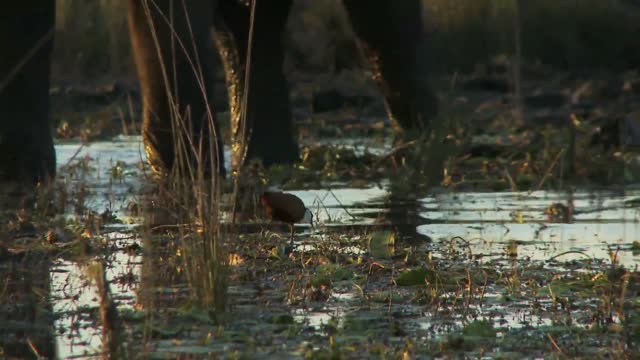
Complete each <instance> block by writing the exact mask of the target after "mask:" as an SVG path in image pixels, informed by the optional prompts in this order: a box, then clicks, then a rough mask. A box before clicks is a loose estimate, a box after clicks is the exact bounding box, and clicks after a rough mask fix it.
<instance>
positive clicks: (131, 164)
mask: <svg viewBox="0 0 640 360" xmlns="http://www.w3.org/2000/svg"><path fill="white" fill-rule="evenodd" d="M56 149H57V153H58V165H59V166H61V167H62V166H68V165H71V164H74V163H76V162H78V161H80V160H82V161H86V163H87V164H88V165H89V167H90V168H91V171H87V172H84V173H83V174H82V175H81V176H80V175H78V176H75V177H74V176H67V181H69V182H70V184H80V183H83V184H87V185H88V197H87V199H86V204H87V206H88V207H89V208H91V209H93V210H95V211H97V212H99V213H101V212H104V211H105V210H107V209H108V210H111V211H112V212H113V213H114V215H115V216H116V217H117V218H118V219H120V220H122V221H123V222H124V224H117V225H110V226H107V227H105V228H104V230H103V232H104V233H103V234H96V237H97V238H98V239H99V240H100V241H102V242H103V243H108V244H109V246H112V249H113V251H112V254H111V256H109V257H108V259H107V263H108V270H107V272H106V275H107V280H108V281H109V282H110V288H111V291H112V293H113V296H114V300H115V301H116V302H117V304H118V305H119V307H120V309H135V308H136V304H137V298H136V296H137V293H136V290H137V289H138V286H139V281H140V268H141V264H142V262H143V261H145V260H144V258H143V257H142V255H141V253H140V252H131V251H127V250H126V249H127V248H128V247H129V246H131V245H132V244H136V245H141V242H142V241H141V239H140V238H139V237H138V235H137V233H136V231H134V229H135V227H136V226H137V225H139V222H140V221H141V220H140V219H139V218H135V217H128V214H127V212H126V211H125V209H126V207H127V204H128V203H129V201H131V200H135V199H136V197H137V196H138V194H139V191H140V189H141V187H142V186H143V185H144V184H143V182H142V180H141V178H142V174H143V168H142V167H140V166H139V164H140V162H141V161H143V158H144V155H143V151H142V147H141V144H140V139H139V138H137V137H133V138H120V139H119V140H117V141H114V142H102V143H100V142H99V143H94V144H91V145H87V146H81V145H79V144H59V145H57V146H56ZM83 159H84V160H83ZM61 173H64V172H62V171H61ZM291 192H292V193H294V194H296V195H298V196H299V197H301V198H302V199H303V201H304V202H305V204H306V205H307V206H308V207H309V208H310V209H311V210H312V211H313V212H314V214H315V220H316V221H317V224H318V226H317V227H316V228H313V229H311V228H308V227H306V226H301V227H300V228H299V229H298V230H299V231H298V235H297V237H296V244H298V245H299V250H300V249H302V247H308V248H307V251H312V250H313V249H314V248H316V247H320V246H319V245H318V244H319V242H322V241H325V240H326V239H327V238H328V237H330V236H331V234H333V235H336V234H338V237H340V236H342V237H347V238H349V240H352V241H353V244H351V245H349V246H347V247H346V250H345V251H346V252H351V253H353V254H356V255H357V254H360V255H358V256H361V254H367V251H368V249H367V248H366V246H362V245H361V244H362V241H360V240H359V239H360V238H365V237H366V236H367V233H372V232H375V231H379V229H380V228H379V227H375V226H376V225H384V227H383V228H384V229H386V230H388V229H391V231H394V230H393V229H395V227H394V224H393V223H389V219H392V221H397V222H398V226H402V227H403V229H404V230H403V231H402V232H403V234H401V235H399V238H398V240H397V241H398V243H397V244H396V247H397V248H399V247H403V246H409V245H405V244H407V243H410V244H411V245H410V247H411V249H412V250H411V251H412V252H413V253H417V252H419V253H424V254H428V255H429V256H430V257H431V258H432V259H435V260H438V259H444V258H445V252H447V251H450V250H451V249H452V248H454V249H455V251H456V252H459V253H460V254H463V255H461V257H460V262H461V263H463V264H472V263H473V264H478V263H480V264H489V265H492V266H495V267H496V268H501V267H504V268H508V267H513V266H516V265H514V264H518V263H519V262H520V263H521V264H524V263H526V264H527V265H526V266H533V265H535V266H539V267H549V268H557V269H558V271H561V269H565V267H564V265H565V264H567V263H570V261H577V262H578V264H590V263H591V262H593V263H606V262H609V263H610V262H616V263H618V264H620V265H623V266H625V267H627V268H631V269H633V268H636V267H637V265H638V264H640V256H639V255H638V253H637V252H634V251H633V249H632V243H633V242H634V241H637V240H640V227H639V225H638V219H639V218H640V212H639V208H638V207H636V206H638V204H640V201H637V200H638V199H640V191H636V190H628V191H610V190H601V191H587V192H582V191H576V192H574V193H571V194H569V193H553V192H543V191H538V192H532V193H528V192H522V193H455V194H449V193H443V192H439V193H438V194H435V195H427V196H424V197H422V198H418V199H408V200H410V201H405V200H407V199H402V197H398V196H394V197H392V198H393V199H395V200H393V201H391V200H389V198H391V197H390V194H389V193H388V191H387V190H386V188H385V186H384V184H383V185H382V186H378V185H372V186H370V187H367V188H359V189H356V188H341V187H338V186H333V187H332V188H330V189H329V188H326V189H316V190H299V191H295V190H293V191H291ZM553 204H561V205H557V208H558V209H563V206H564V207H566V208H571V209H572V210H571V211H572V213H571V216H570V217H569V218H563V217H562V216H560V217H557V216H556V217H555V218H554V217H553V216H550V215H549V214H547V212H548V209H549V207H550V206H552V205H553ZM407 207H409V208H407ZM398 211H399V213H400V218H399V217H398V214H397V213H398ZM392 212H393V213H395V214H394V216H393V217H391V216H388V215H389V214H391V213H392ZM405 212H406V214H407V215H406V217H405V218H402V216H403V215H402V214H403V213H405ZM415 215H417V216H415ZM355 225H358V226H360V229H364V230H362V231H361V232H360V233H355V234H354V233H353V231H352V229H353V228H354V226H355ZM368 226H371V227H370V228H368ZM407 227H408V228H409V230H410V231H409V232H407V231H406V228H407ZM411 230H412V231H414V233H415V234H412V231H411ZM341 231H342V232H343V233H344V234H340V232H341ZM414 235H415V239H409V238H408V237H413V236H414ZM301 245H302V246H301ZM447 254H448V255H446V256H450V255H451V254H449V253H447ZM447 259H449V260H450V258H447ZM379 263H381V264H383V265H385V264H386V263H384V260H380V261H379ZM531 264H533V265H531ZM86 266H87V264H78V263H74V262H73V261H69V260H64V259H58V260H56V261H55V262H54V265H53V267H52V268H51V275H50V280H51V302H52V307H53V311H54V312H55V313H56V315H57V320H56V323H55V326H56V330H57V331H56V348H57V352H58V356H59V357H61V358H65V357H69V356H86V355H88V356H92V355H96V354H99V353H100V352H101V351H102V350H101V331H100V328H99V326H98V324H97V322H96V316H95V314H96V308H97V306H98V300H97V295H96V288H95V286H94V285H93V284H92V282H91V281H89V280H88V279H87V277H86V276H85V273H86V271H85V268H86ZM381 266H382V265H381ZM451 266H454V265H451ZM523 266H524V265H523ZM574 266H575V263H574ZM391 275H393V276H396V275H397V272H395V271H394V272H393V273H392V274H391ZM343 280H345V279H343ZM343 280H338V281H334V289H333V291H331V293H330V296H329V298H328V299H325V300H323V301H319V302H315V303H306V304H304V306H297V305H295V304H292V305H291V307H290V309H289V312H290V313H291V315H292V316H293V319H294V321H295V323H297V324H299V325H300V326H302V327H303V328H305V329H307V330H308V331H310V332H311V333H317V334H325V335H326V334H327V331H328V330H327V326H328V325H330V326H329V328H331V327H334V326H335V327H336V328H342V329H347V328H348V329H358V331H360V330H362V331H364V330H366V329H371V328H376V327H377V326H383V327H386V326H388V324H387V322H384V321H381V320H380V319H381V317H383V318H384V316H383V315H381V314H384V313H385V312H384V309H386V310H387V311H388V312H387V313H394V314H400V315H398V319H401V320H400V321H401V322H403V323H404V326H403V328H404V330H403V332H405V333H408V334H409V335H410V336H413V337H414V338H415V339H433V338H438V337H440V336H442V335H444V334H446V333H448V332H449V331H453V330H454V329H456V328H457V327H458V326H460V324H462V323H463V321H462V320H463V319H462V318H461V317H455V316H454V317H447V318H441V317H438V316H436V315H435V313H433V312H427V311H425V308H424V306H423V305H420V302H418V303H415V302H412V301H407V302H402V301H398V302H396V301H391V300H389V301H387V303H385V301H382V303H381V304H378V305H371V304H368V305H367V306H363V304H364V303H363V300H362V294H363V292H364V293H366V292H367V291H370V292H369V298H373V297H374V296H377V295H380V294H384V293H385V291H386V292H387V294H388V298H389V299H393V298H394V296H398V298H401V299H402V298H404V297H406V296H409V295H407V294H408V290H405V289H404V288H395V287H393V288H392V287H390V285H383V286H380V287H378V288H375V289H374V286H373V285H372V287H371V288H370V289H368V288H366V287H365V286H363V285H358V286H354V285H353V283H351V282H349V281H343ZM247 291H248V292H247ZM230 293H231V301H234V300H233V299H234V297H233V296H234V294H244V295H242V296H249V297H250V296H251V294H254V293H253V292H252V291H249V290H247V289H244V288H243V287H242V285H238V284H233V283H232V284H231V288H230ZM247 294H249V295H247ZM503 295H504V294H503V292H502V291H498V290H495V292H493V289H492V287H491V286H487V288H486V292H485V293H484V294H483V299H484V300H483V301H484V302H483V303H482V304H481V305H478V304H475V303H474V304H469V305H468V307H467V310H468V311H469V312H471V313H473V314H474V315H473V316H474V317H477V318H488V319H494V322H495V324H494V325H495V326H496V327H497V328H499V329H501V330H500V331H499V333H498V334H501V333H504V332H506V331H508V330H509V329H513V328H520V327H523V326H527V327H536V326H542V325H549V324H552V323H553V322H554V318H553V316H550V315H548V314H546V315H545V314H541V313H536V312H535V311H532V310H531V309H532V307H531V306H530V305H531V304H528V303H527V302H526V301H525V300H523V299H516V300H514V301H513V302H511V303H510V304H508V306H505V305H504V304H503V303H500V302H499V301H498V300H497V299H499V298H501V297H502V296H503ZM256 296H257V295H256ZM412 296H413V295H412ZM442 296H447V295H442ZM549 301H551V300H549ZM543 305H544V304H543ZM548 305H549V304H546V305H544V306H548ZM236 311H237V310H236ZM443 319H444V320H443ZM381 324H382V325H381ZM307 330H305V331H307ZM345 331H346V330H345ZM184 344H185V343H179V342H175V343H172V342H170V341H161V342H157V343H156V350H157V351H166V352H168V353H170V354H176V353H183V352H190V351H189V349H191V350H192V352H200V351H201V350H202V348H198V349H200V350H198V351H196V347H195V346H193V347H191V348H189V346H186V347H185V345H184ZM214 345H215V344H213V343H212V344H211V347H210V348H207V347H206V346H204V350H203V352H204V353H209V352H208V351H212V352H215V351H217V350H215V349H218V350H219V349H220V347H216V346H214ZM218 345H219V344H218ZM230 346H231V348H234V346H233V345H230ZM223 348H224V347H223ZM282 348H283V349H285V350H278V351H285V353H287V354H290V352H289V351H293V350H292V349H294V348H295V346H294V345H291V344H289V343H285V344H284V345H282ZM207 349H209V350H207ZM274 351H275V350H274ZM278 351H276V352H275V354H278ZM156 353H157V352H156Z"/></svg>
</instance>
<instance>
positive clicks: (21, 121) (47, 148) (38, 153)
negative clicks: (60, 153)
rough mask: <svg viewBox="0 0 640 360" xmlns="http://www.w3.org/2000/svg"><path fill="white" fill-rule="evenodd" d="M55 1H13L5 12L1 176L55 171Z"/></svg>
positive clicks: (30, 180)
mask: <svg viewBox="0 0 640 360" xmlns="http://www.w3.org/2000/svg"><path fill="white" fill-rule="evenodd" d="M54 19H55V7H54V2H53V1H9V2H6V3H5V5H3V8H2V12H0V49H2V54H0V182H17V183H22V184H35V183H37V182H40V181H46V180H48V179H50V178H51V177H53V176H55V171H56V159H55V150H54V148H53V139H52V134H51V124H50V122H49V75H50V73H51V51H52V47H53V26H54Z"/></svg>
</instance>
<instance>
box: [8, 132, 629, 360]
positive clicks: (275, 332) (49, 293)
mask: <svg viewBox="0 0 640 360" xmlns="http://www.w3.org/2000/svg"><path fill="white" fill-rule="evenodd" d="M383 150H384V149H383ZM57 154H58V164H59V167H60V168H61V171H60V172H61V174H62V175H61V177H62V178H64V179H63V183H64V184H65V187H66V189H67V190H66V192H67V196H68V197H69V198H74V199H76V205H75V213H78V207H80V206H81V207H82V208H83V211H85V212H87V211H89V212H91V211H92V212H93V213H95V214H99V216H100V217H101V218H102V221H101V223H100V226H98V227H95V228H93V229H89V228H88V227H86V226H85V227H84V228H83V227H82V225H81V224H80V223H81V221H79V220H73V219H75V218H78V215H74V210H73V209H69V210H68V213H67V214H65V215H64V218H65V221H64V224H65V225H64V226H61V227H60V228H55V229H54V230H53V235H51V236H54V237H56V238H57V239H62V240H59V241H56V242H59V243H64V242H65V241H68V242H70V241H71V240H65V239H67V238H71V237H72V235H69V233H70V232H72V230H69V229H75V228H74V226H76V228H81V229H80V230H77V231H79V232H80V233H81V236H82V237H83V238H85V239H88V241H89V242H90V243H91V244H94V245H92V246H91V247H92V248H93V250H89V251H81V253H82V256H78V255H77V253H78V250H77V246H73V247H69V248H67V247H65V246H64V244H63V245H58V247H59V249H60V250H59V251H57V252H55V254H56V255H54V256H52V258H51V259H50V261H46V262H45V263H44V264H41V265H39V266H38V267H30V268H27V269H24V268H23V269H20V270H19V271H21V274H23V275H24V274H27V275H24V276H22V277H20V279H23V280H24V279H27V278H28V279H31V280H28V281H27V280H24V281H25V282H28V283H29V284H31V283H37V281H38V280H40V281H41V282H42V284H43V285H41V286H39V287H38V289H40V292H38V294H37V295H38V296H37V299H39V300H37V301H36V304H37V305H33V306H34V307H35V308H33V309H31V310H27V311H26V313H28V314H31V315H32V316H31V317H32V318H31V319H30V321H31V322H33V323H38V324H40V325H38V326H40V327H39V328H38V330H37V331H35V330H29V331H33V334H39V335H38V336H36V335H31V336H29V335H25V328H24V327H22V328H21V326H22V325H21V322H20V321H18V320H17V319H13V320H12V322H11V324H12V325H11V328H10V329H8V330H6V331H3V334H9V335H7V336H9V337H10V338H11V339H13V340H14V341H15V342H16V343H20V342H24V341H23V339H24V337H25V336H26V337H28V338H29V339H30V340H29V341H28V344H29V348H27V349H26V350H25V351H26V352H27V353H29V352H30V353H31V355H33V354H34V353H39V354H55V356H56V357H58V358H94V357H101V356H103V355H104V354H105V353H107V352H108V349H106V348H104V336H103V335H104V334H103V324H102V323H101V321H100V319H101V317H100V301H101V295H100V294H101V291H100V289H99V287H98V286H97V285H96V281H95V271H96V270H95V263H96V262H98V263H101V264H103V265H104V278H105V279H106V282H107V284H108V290H109V292H110V296H111V298H112V300H113V302H114V303H115V304H116V305H117V309H118V314H119V319H120V320H119V322H120V325H119V326H120V330H119V332H120V337H119V339H120V340H119V341H120V342H121V344H122V346H123V347H124V348H125V349H127V350H126V351H127V354H129V355H135V356H136V357H144V358H167V359H170V358H209V357H229V358H256V357H267V358H283V357H298V358H301V357H304V358H368V357H371V356H375V357H381V358H387V357H390V358H398V357H400V358H449V357H479V358H547V357H559V358H565V357H582V358H611V357H614V358H625V357H626V358H633V357H635V356H638V355H639V354H640V353H639V351H638V348H637V346H638V344H639V343H640V318H639V315H638V313H637V310H638V309H639V308H640V284H639V275H638V272H637V269H638V264H640V243H639V241H640V222H639V220H640V189H634V188H633V187H628V188H625V189H620V188H617V189H599V190H593V189H590V190H575V191H572V192H551V191H534V192H451V191H447V190H437V189H436V190H433V191H432V192H428V193H423V194H417V195H416V194H412V195H411V196H406V195H397V194H393V193H392V191H391V190H390V189H391V187H390V186H388V185H389V179H383V180H382V181H379V182H377V183H367V184H364V185H362V184H360V186H358V187H353V186H348V185H341V184H332V185H331V186H330V187H329V186H326V187H322V188H317V189H302V190H301V189H291V190H290V192H292V193H293V194H295V195H298V196H299V197H300V198H302V199H303V201H304V202H305V204H306V205H307V206H308V207H309V208H310V209H311V210H312V212H313V213H314V215H315V218H316V225H315V226H313V227H311V226H309V225H299V226H297V228H296V236H295V249H294V251H293V253H291V254H290V255H288V256H287V255H285V253H284V250H283V246H284V244H286V243H287V241H288V235H287V230H286V226H279V225H277V224H267V222H266V221H258V222H250V223H248V224H247V226H245V227H242V229H243V230H241V231H240V232H239V233H238V234H237V236H234V237H230V238H229V244H228V248H229V252H230V261H229V265H230V270H229V280H228V285H229V287H228V294H227V307H226V309H227V310H226V312H225V314H224V315H223V316H222V317H220V318H216V317H215V316H213V315H211V314H210V313H209V312H207V311H204V310H202V309H198V308H197V307H195V306H193V305H192V304H190V303H189V301H188V300H185V299H186V298H187V296H186V295H185V294H186V290H185V286H186V284H185V283H184V281H183V280H181V279H180V276H179V273H180V267H179V266H175V263H174V262H171V261H170V258H171V257H172V256H175V254H171V253H167V252H163V251H164V250H166V249H164V245H162V244H167V243H171V242H172V241H173V240H172V239H171V236H172V235H171V233H167V232H163V231H162V230H161V228H162V225H157V223H154V222H153V221H152V224H149V223H148V221H149V217H148V216H145V215H142V214H141V211H137V210H132V206H136V205H135V204H140V203H142V199H141V197H142V196H143V195H141V194H142V193H144V192H145V190H144V188H145V186H147V184H146V181H145V180H144V173H145V171H148V170H146V169H145V167H144V166H142V165H141V163H143V161H142V160H143V157H144V155H143V151H142V147H141V143H140V139H139V137H120V138H118V139H117V140H115V141H112V142H95V143H91V144H88V145H80V144H77V143H65V144H58V145H57ZM288 191H289V190H288ZM79 198H81V201H80V200H77V199H79ZM132 204H133V205H132ZM72 208H73V207H72ZM85 220H86V219H85ZM85 222H86V221H85ZM61 223H62V222H61ZM74 224H75V225H74ZM48 236H49V235H48ZM22 238H24V239H25V240H23V241H24V242H28V238H29V235H24V236H22ZM17 243H20V241H18V242H17ZM158 244H160V245H158ZM96 249H98V250H96ZM25 261H26V260H25ZM9 263H11V264H14V262H13V260H11V261H9V260H6V261H5V264H9ZM15 264H18V265H15ZM15 264H14V265H11V266H10V265H7V266H4V267H3V269H2V271H7V272H8V273H9V274H14V275H15V274H16V272H15V271H16V270H15V268H16V266H17V267H19V264H20V262H19V260H18V262H15ZM176 272H177V273H178V275H176ZM17 282H18V283H19V281H17ZM23 286H25V288H28V286H27V285H23ZM5 291H9V292H10V291H15V292H19V291H18V290H16V289H11V288H8V289H7V290H5ZM149 292H150V293H151V294H152V295H151V298H153V300H152V301H149V300H148V299H147V300H143V299H141V298H142V297H144V296H149V295H148V294H149ZM145 294H146V295H145ZM9 295H10V294H9ZM25 301H26V300H25ZM18 303H19V301H17V300H16V301H15V304H18ZM12 304H13V303H12ZM7 306H9V305H7ZM12 306H13V305H12ZM15 306H16V307H19V305H15ZM7 309H8V307H7ZM23 310H24V309H23ZM5 311H8V310H6V309H5ZM21 311H22V310H21ZM33 314H35V315H33ZM3 316H4V315H3ZM23 320H24V319H23ZM7 324H9V322H7ZM23 325H24V324H23ZM24 326H26V328H27V329H29V328H30V327H29V326H33V324H27V325H24ZM46 329H54V330H53V331H52V332H47V331H46ZM29 331H27V333H28V332H29ZM8 339H9V338H8ZM38 339H39V340H38ZM7 344H8V345H7ZM4 346H5V347H6V348H10V347H11V346H12V345H11V341H10V340H6V341H5V343H4ZM48 346H50V347H51V348H50V349H45V348H46V347H48Z"/></svg>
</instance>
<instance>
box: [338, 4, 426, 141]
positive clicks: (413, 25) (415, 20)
mask: <svg viewBox="0 0 640 360" xmlns="http://www.w3.org/2000/svg"><path fill="white" fill-rule="evenodd" d="M343 1H344V5H345V7H346V9H347V13H348V14H349V17H350V19H351V24H352V26H353V30H354V33H355V34H356V36H357V37H358V38H359V41H360V45H361V47H362V50H363V52H364V55H365V57H366V58H367V60H368V61H369V62H370V63H371V66H372V70H373V78H374V80H375V81H376V82H377V83H378V85H379V86H380V89H381V91H382V94H383V95H384V97H385V100H386V105H387V111H388V113H389V117H390V118H391V120H392V122H393V124H394V127H395V128H396V130H399V131H405V130H423V129H425V128H427V127H428V126H429V122H430V120H431V119H432V118H433V117H434V116H435V115H436V113H437V111H438V110H437V108H438V104H437V103H438V102H437V98H436V96H435V94H434V93H433V92H432V91H431V88H430V86H429V81H428V72H427V67H428V65H427V64H428V62H427V61H426V54H425V48H424V47H425V43H426V42H425V39H424V38H425V36H424V26H423V25H422V8H421V4H420V0H368V1H362V0H343Z"/></svg>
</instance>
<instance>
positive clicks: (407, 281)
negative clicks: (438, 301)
mask: <svg viewBox="0 0 640 360" xmlns="http://www.w3.org/2000/svg"><path fill="white" fill-rule="evenodd" d="M435 278H436V272H435V271H433V270H429V269H425V268H418V269H413V270H409V271H405V272H403V273H402V274H400V276H398V277H397V278H396V284H398V286H420V285H424V284H425V283H427V282H433V281H434V280H435Z"/></svg>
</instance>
